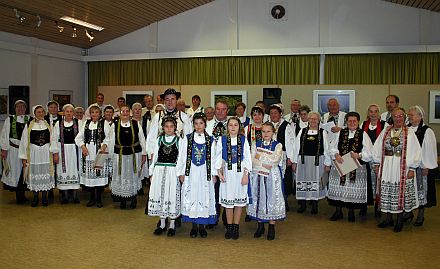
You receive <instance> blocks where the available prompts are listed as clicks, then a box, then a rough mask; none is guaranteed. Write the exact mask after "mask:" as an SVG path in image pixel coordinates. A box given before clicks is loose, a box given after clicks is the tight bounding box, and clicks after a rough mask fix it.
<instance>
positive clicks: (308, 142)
mask: <svg viewBox="0 0 440 269" xmlns="http://www.w3.org/2000/svg"><path fill="white" fill-rule="evenodd" d="M307 132H308V129H307V128H304V129H303V132H302V133H301V137H300V150H299V152H300V154H301V152H302V150H304V156H316V151H317V149H318V140H320V147H319V156H321V155H324V136H323V129H319V132H318V133H317V134H314V135H310V134H307ZM318 135H319V137H318ZM318 138H320V139H318ZM303 139H304V140H303ZM302 141H304V148H303V145H302Z"/></svg>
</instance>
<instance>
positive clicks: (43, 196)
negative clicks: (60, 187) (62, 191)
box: [41, 191, 49, 206]
mask: <svg viewBox="0 0 440 269" xmlns="http://www.w3.org/2000/svg"><path fill="white" fill-rule="evenodd" d="M41 203H42V204H43V206H48V205H49V200H48V199H47V191H43V192H41Z"/></svg>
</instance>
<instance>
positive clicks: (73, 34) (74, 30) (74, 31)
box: [72, 26, 77, 38]
mask: <svg viewBox="0 0 440 269" xmlns="http://www.w3.org/2000/svg"><path fill="white" fill-rule="evenodd" d="M72 28H73V32H72V37H73V38H75V37H76V36H77V35H76V27H74V26H72Z"/></svg>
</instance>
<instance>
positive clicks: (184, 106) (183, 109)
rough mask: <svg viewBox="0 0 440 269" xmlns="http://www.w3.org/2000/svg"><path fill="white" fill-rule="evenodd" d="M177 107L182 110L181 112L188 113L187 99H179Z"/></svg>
mask: <svg viewBox="0 0 440 269" xmlns="http://www.w3.org/2000/svg"><path fill="white" fill-rule="evenodd" d="M176 109H177V110H178V111H180V112H183V113H186V112H185V111H186V104H185V100H183V99H179V100H177V103H176Z"/></svg>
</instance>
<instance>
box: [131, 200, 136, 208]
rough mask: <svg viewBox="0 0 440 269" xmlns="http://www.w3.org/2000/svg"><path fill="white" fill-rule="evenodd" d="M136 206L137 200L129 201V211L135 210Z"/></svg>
mask: <svg viewBox="0 0 440 269" xmlns="http://www.w3.org/2000/svg"><path fill="white" fill-rule="evenodd" d="M136 205H137V199H136V198H134V199H133V200H131V203H130V208H131V209H135V208H136Z"/></svg>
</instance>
